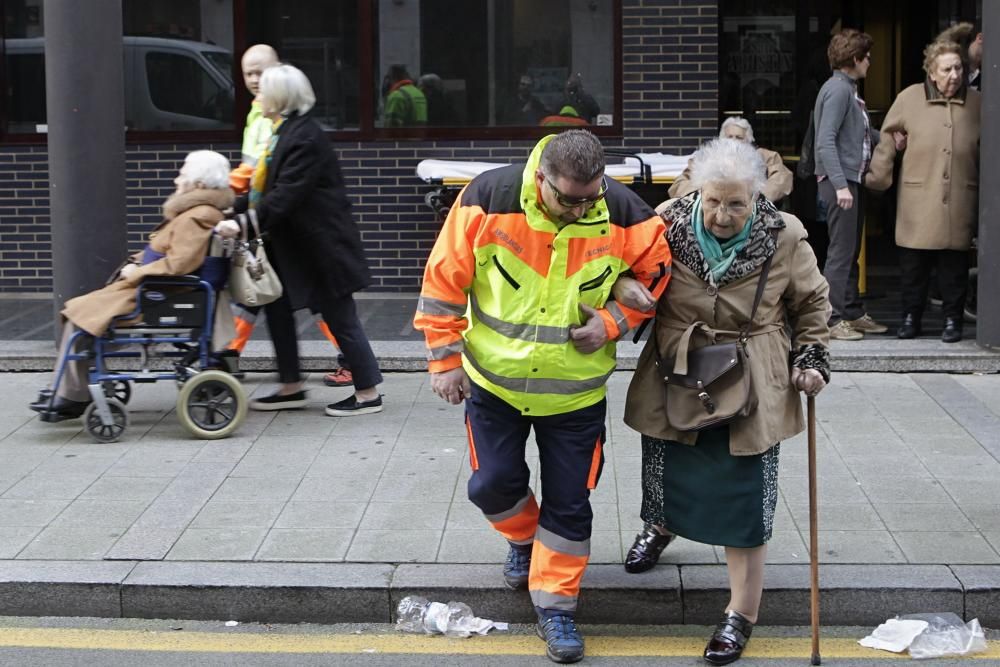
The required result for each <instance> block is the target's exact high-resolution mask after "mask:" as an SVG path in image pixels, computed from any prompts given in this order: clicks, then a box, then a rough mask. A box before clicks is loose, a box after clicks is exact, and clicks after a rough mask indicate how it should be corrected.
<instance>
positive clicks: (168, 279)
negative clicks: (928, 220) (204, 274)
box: [141, 274, 201, 285]
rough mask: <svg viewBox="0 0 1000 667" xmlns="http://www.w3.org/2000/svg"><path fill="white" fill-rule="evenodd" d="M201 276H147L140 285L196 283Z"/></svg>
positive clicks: (199, 280)
mask: <svg viewBox="0 0 1000 667" xmlns="http://www.w3.org/2000/svg"><path fill="white" fill-rule="evenodd" d="M200 282H201V277H200V276H196V275H191V274H189V275H186V276H149V277H148V278H145V279H144V280H143V281H142V283H141V284H142V285H147V284H149V285H198V284H199V283H200Z"/></svg>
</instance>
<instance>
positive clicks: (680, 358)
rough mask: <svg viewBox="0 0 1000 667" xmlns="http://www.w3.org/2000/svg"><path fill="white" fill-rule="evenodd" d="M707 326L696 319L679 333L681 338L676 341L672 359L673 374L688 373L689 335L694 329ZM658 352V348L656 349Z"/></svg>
mask: <svg viewBox="0 0 1000 667" xmlns="http://www.w3.org/2000/svg"><path fill="white" fill-rule="evenodd" d="M702 327H705V328H708V325H707V324H705V323H704V322H701V321H698V322H695V323H693V324H691V325H690V326H688V328H687V329H685V330H684V333H683V334H681V339H680V341H679V342H678V343H677V356H676V358H675V361H674V375H687V373H688V351H689V349H690V347H691V335H692V334H693V333H694V330H695V329H699V328H702ZM657 354H659V350H657Z"/></svg>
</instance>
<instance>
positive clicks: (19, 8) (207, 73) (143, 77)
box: [3, 0, 234, 134]
mask: <svg viewBox="0 0 1000 667" xmlns="http://www.w3.org/2000/svg"><path fill="white" fill-rule="evenodd" d="M3 8H4V24H5V34H6V35H7V38H6V39H5V40H4V45H3V46H4V70H5V73H6V79H7V81H6V86H5V90H4V93H5V103H6V105H5V111H6V120H7V127H6V131H7V132H9V133H15V134H18V133H34V132H44V125H45V118H46V108H45V104H46V101H45V38H44V36H43V35H44V21H43V13H42V2H41V0H14V1H11V0H7V1H6V2H4V3H3ZM122 22H123V27H124V32H125V35H124V41H123V58H124V62H123V73H124V76H125V79H124V83H125V88H124V96H125V124H126V127H127V128H128V129H129V130H139V131H150V130H170V131H176V130H224V129H231V128H233V127H234V123H233V113H234V88H233V80H232V48H233V7H232V0H126V2H124V3H123V15H122Z"/></svg>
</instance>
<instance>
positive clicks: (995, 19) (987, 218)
mask: <svg viewBox="0 0 1000 667" xmlns="http://www.w3.org/2000/svg"><path fill="white" fill-rule="evenodd" d="M990 35H992V36H993V39H990V38H989V36H990ZM983 37H984V39H983V65H982V69H983V79H982V80H983V85H982V88H983V113H982V124H981V127H982V131H981V134H980V153H979V165H980V168H979V290H978V291H979V299H978V304H977V308H978V313H977V318H976V342H977V343H978V344H979V345H980V346H982V347H987V348H995V349H1000V298H997V291H998V290H1000V170H997V169H984V168H983V167H985V166H987V165H994V164H996V163H997V161H998V160H1000V2H984V3H983Z"/></svg>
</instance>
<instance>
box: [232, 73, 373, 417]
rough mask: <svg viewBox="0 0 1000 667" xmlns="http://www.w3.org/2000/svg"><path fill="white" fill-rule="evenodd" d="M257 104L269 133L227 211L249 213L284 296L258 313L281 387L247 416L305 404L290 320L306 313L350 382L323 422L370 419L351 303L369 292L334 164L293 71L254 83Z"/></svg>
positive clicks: (308, 92)
mask: <svg viewBox="0 0 1000 667" xmlns="http://www.w3.org/2000/svg"><path fill="white" fill-rule="evenodd" d="M259 98H260V101H261V106H262V111H263V112H264V114H267V115H270V116H272V117H274V119H275V128H274V134H273V136H272V139H271V143H270V145H269V146H268V148H267V150H266V151H265V153H264V155H262V156H261V158H260V160H259V161H258V163H257V168H256V170H255V171H254V176H253V181H252V184H251V189H250V192H249V194H248V195H246V196H244V197H241V198H240V199H239V200H237V202H236V207H235V208H236V211H237V212H239V213H241V212H244V211H246V210H247V209H248V208H251V209H253V210H254V212H255V213H256V215H257V219H258V220H259V222H260V227H261V231H262V234H263V235H264V243H265V246H264V247H265V249H266V250H267V254H268V258H269V259H270V260H271V263H272V264H273V265H274V269H275V271H277V273H278V276H279V277H280V278H281V282H282V285H283V286H284V294H283V295H282V297H281V298H280V299H278V300H277V301H275V302H274V303H271V304H268V305H267V306H265V309H264V312H265V313H266V315H267V325H268V329H269V330H270V332H271V340H272V341H273V342H274V350H275V354H276V356H277V360H278V375H279V379H280V381H281V387H280V388H279V389H278V391H277V392H276V393H274V394H273V395H271V396H266V397H263V398H259V399H256V400H253V401H251V402H250V407H251V408H252V409H255V410H285V409H290V408H301V407H304V406H305V405H306V394H305V391H303V389H302V381H301V376H300V373H299V370H300V369H299V355H298V340H297V336H296V329H295V319H294V317H293V311H295V310H298V309H301V308H308V309H310V310H312V311H313V312H318V313H320V314H321V315H322V316H323V320H324V321H325V322H326V324H327V325H328V326H329V327H330V330H331V331H332V332H333V334H334V335H335V336H336V337H337V340H338V342H339V343H340V348H341V351H342V352H343V354H344V356H345V357H346V358H347V361H348V363H349V364H350V367H351V370H352V371H353V374H354V387H355V393H354V395H352V396H351V397H349V398H347V399H344V400H342V401H340V402H338V403H333V404H331V405H329V406H327V408H326V414H328V415H330V416H335V417H344V416H349V415H358V414H368V413H373V412H380V411H381V410H382V398H381V396H380V395H379V393H378V389H377V385H378V384H379V383H381V382H382V375H381V373H380V372H379V368H378V363H377V361H376V360H375V355H374V354H373V352H372V348H371V345H370V344H369V342H368V339H367V337H366V336H365V333H364V330H363V329H362V327H361V322H360V321H359V320H358V315H357V310H356V308H355V305H354V297H353V294H354V292H357V291H359V290H362V289H364V288H365V287H367V286H368V285H370V284H371V274H370V272H369V269H368V263H367V260H366V259H365V255H364V249H363V248H362V245H361V233H360V232H359V230H358V227H357V225H356V224H355V222H354V220H353V219H352V217H351V210H350V207H351V205H350V202H349V201H348V199H347V193H346V191H345V188H344V179H343V176H342V175H341V172H340V166H339V164H338V163H337V157H336V155H335V154H334V152H333V148H332V147H331V146H330V142H329V140H327V138H326V137H325V136H324V134H323V130H322V128H321V127H320V125H319V123H317V122H316V121H315V120H314V119H313V118H312V117H311V116H310V115H309V111H310V110H311V109H312V107H313V104H314V103H315V101H316V96H315V94H314V93H313V89H312V85H310V83H309V79H308V78H307V77H306V75H305V74H303V73H302V72H301V71H300V70H298V69H297V68H295V67H292V66H291V65H278V66H276V67H271V68H269V69H267V70H266V71H265V72H264V74H263V75H262V76H261V80H260V93H259ZM217 229H218V231H219V233H221V234H223V235H234V234H235V233H236V232H238V230H239V225H238V224H237V223H236V222H234V221H232V220H224V221H222V222H221V223H219V225H218V226H217Z"/></svg>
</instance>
